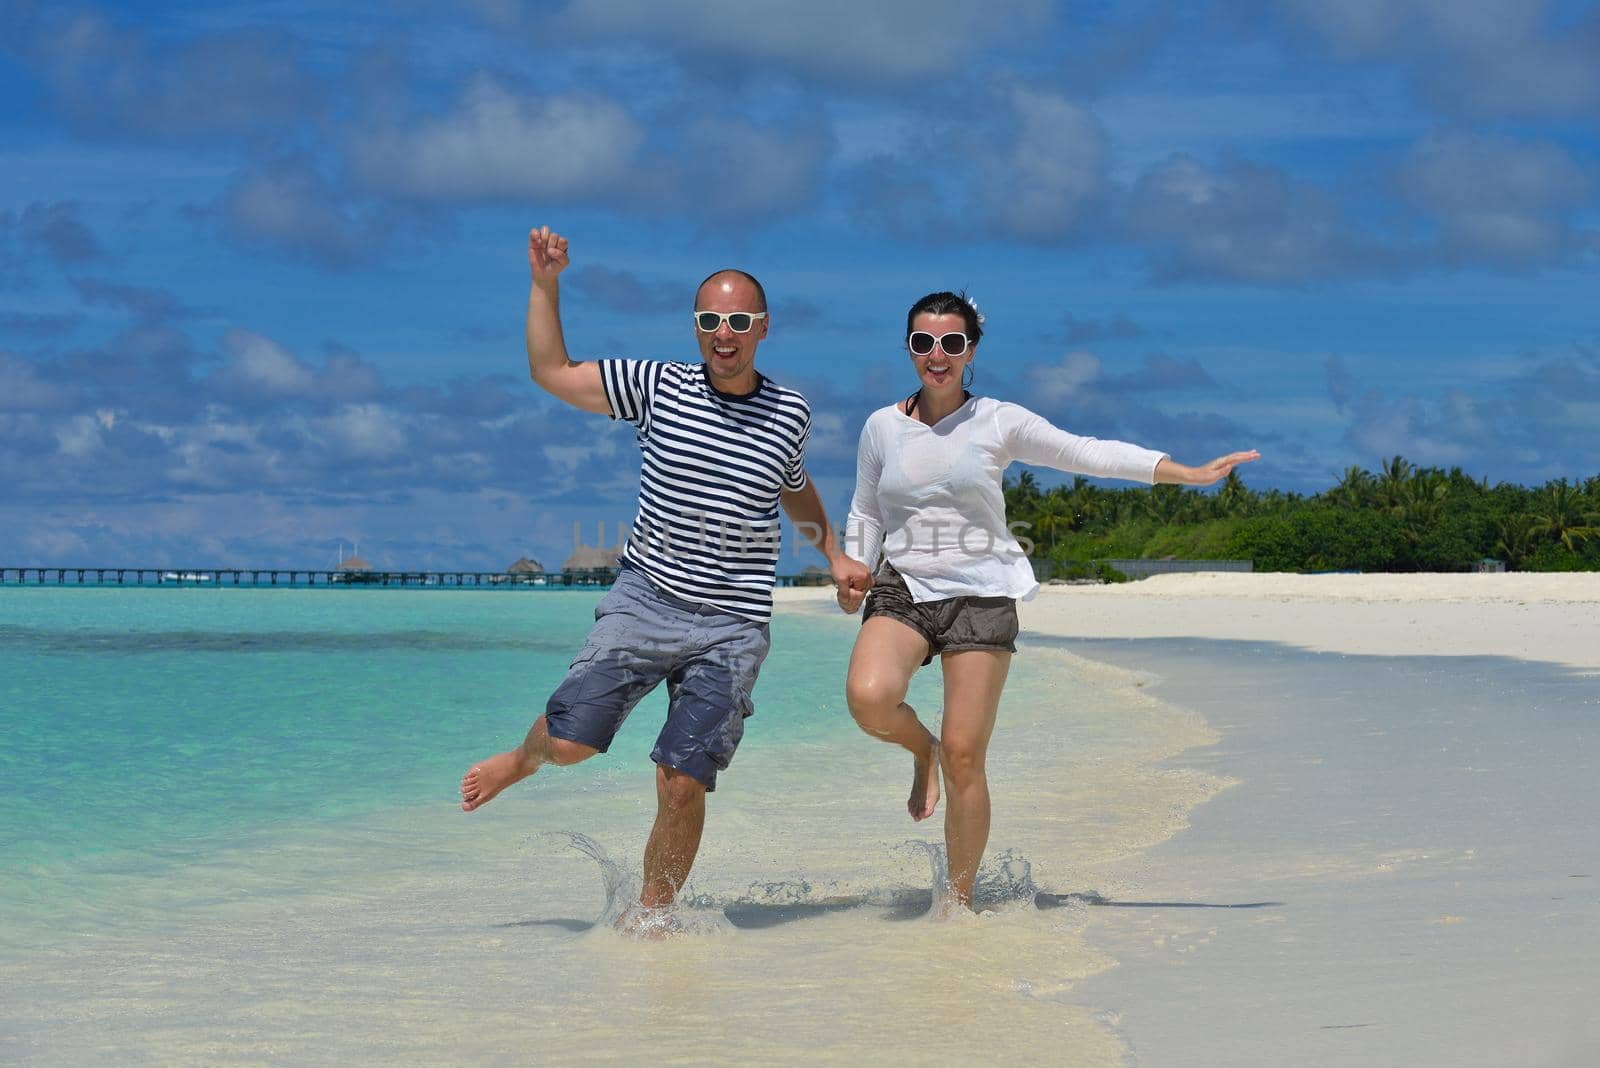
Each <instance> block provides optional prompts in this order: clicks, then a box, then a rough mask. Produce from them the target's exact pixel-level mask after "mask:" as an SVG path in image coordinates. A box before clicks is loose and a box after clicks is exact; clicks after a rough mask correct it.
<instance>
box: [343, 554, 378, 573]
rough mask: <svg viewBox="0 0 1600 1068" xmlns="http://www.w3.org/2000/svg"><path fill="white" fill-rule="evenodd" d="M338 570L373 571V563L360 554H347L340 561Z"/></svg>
mask: <svg viewBox="0 0 1600 1068" xmlns="http://www.w3.org/2000/svg"><path fill="white" fill-rule="evenodd" d="M334 570H336V571H371V570H372V565H371V564H369V563H367V562H366V561H365V560H363V559H361V557H359V556H347V557H345V558H344V559H343V560H340V561H339V566H338V567H337V568H335V569H334Z"/></svg>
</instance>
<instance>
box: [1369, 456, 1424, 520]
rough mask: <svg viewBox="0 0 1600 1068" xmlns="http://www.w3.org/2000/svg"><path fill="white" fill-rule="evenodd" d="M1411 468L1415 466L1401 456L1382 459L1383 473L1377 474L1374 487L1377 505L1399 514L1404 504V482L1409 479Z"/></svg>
mask: <svg viewBox="0 0 1600 1068" xmlns="http://www.w3.org/2000/svg"><path fill="white" fill-rule="evenodd" d="M1413 470H1415V468H1413V467H1412V466H1411V463H1410V462H1409V461H1408V460H1407V459H1406V458H1405V457H1403V456H1395V457H1393V458H1392V459H1389V460H1385V461H1384V464H1383V474H1382V475H1380V476H1378V481H1377V485H1376V486H1375V487H1374V489H1375V492H1376V496H1377V501H1378V505H1379V507H1381V508H1383V509H1385V510H1386V511H1390V512H1394V513H1395V514H1396V515H1398V514H1400V512H1401V510H1402V509H1403V508H1404V506H1405V491H1406V484H1407V483H1409V482H1410V481H1411V473H1412V471H1413Z"/></svg>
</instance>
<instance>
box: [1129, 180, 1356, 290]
mask: <svg viewBox="0 0 1600 1068" xmlns="http://www.w3.org/2000/svg"><path fill="white" fill-rule="evenodd" d="M1126 213H1127V220H1126V227H1127V231H1128V233H1129V234H1130V235H1131V236H1133V237H1134V238H1135V239H1137V240H1142V241H1145V242H1148V243H1149V244H1150V246H1151V248H1152V250H1153V251H1154V252H1155V254H1156V271H1157V274H1158V275H1159V276H1162V277H1165V278H1168V279H1185V278H1196V279H1219V280H1236V281H1245V282H1257V283H1264V284H1268V285H1282V284H1287V283H1294V282H1299V281H1303V280H1305V279H1308V278H1316V277H1322V276H1326V275H1330V274H1337V273H1342V272H1345V271H1349V270H1351V269H1353V268H1356V267H1359V266H1373V265H1378V264H1382V263H1383V262H1384V260H1385V254H1384V253H1383V252H1382V251H1381V250H1380V249H1378V248H1377V247H1376V246H1375V245H1374V244H1372V243H1371V242H1368V241H1366V240H1364V239H1363V238H1361V237H1360V236H1359V235H1358V234H1357V232H1356V231H1355V227H1354V225H1353V224H1352V223H1351V222H1350V221H1349V220H1348V219H1346V218H1345V217H1344V216H1343V213H1342V212H1341V210H1340V208H1339V206H1338V204H1337V203H1336V202H1335V201H1334V199H1333V198H1332V197H1331V196H1330V195H1329V194H1328V193H1326V192H1325V191H1324V190H1322V189H1321V188H1320V187H1318V186H1316V185H1313V184H1310V183H1307V182H1297V181H1294V180H1293V179H1291V178H1290V177H1289V176H1288V175H1287V174H1285V173H1284V172H1283V171H1281V170H1278V169H1277V168H1275V167H1269V166H1265V165H1263V164H1259V163H1251V162H1246V161H1241V160H1233V161H1229V162H1226V163H1224V164H1222V165H1221V166H1218V167H1208V166H1206V165H1205V164H1203V163H1201V162H1200V161H1198V160H1196V159H1193V158H1192V157H1189V156H1182V155H1178V156H1173V157H1171V158H1170V159H1168V160H1167V161H1165V162H1164V163H1162V164H1160V165H1158V166H1156V167H1152V168H1151V169H1150V170H1149V171H1147V172H1145V173H1144V174H1143V175H1141V176H1140V178H1139V180H1138V181H1137V182H1136V183H1135V184H1134V187H1133V190H1132V193H1131V195H1130V197H1129V202H1128V204H1127V208H1126Z"/></svg>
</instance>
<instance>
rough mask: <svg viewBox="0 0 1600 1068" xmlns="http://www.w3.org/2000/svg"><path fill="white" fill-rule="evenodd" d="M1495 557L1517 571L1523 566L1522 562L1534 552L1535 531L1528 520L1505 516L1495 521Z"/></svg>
mask: <svg viewBox="0 0 1600 1068" xmlns="http://www.w3.org/2000/svg"><path fill="white" fill-rule="evenodd" d="M1494 534H1495V543H1494V551H1495V555H1497V556H1499V557H1500V559H1502V560H1504V561H1505V562H1506V566H1507V567H1509V568H1510V569H1511V570H1513V571H1515V570H1517V569H1518V568H1520V567H1521V566H1522V561H1524V560H1526V559H1527V558H1528V554H1529V553H1531V552H1533V549H1534V545H1533V540H1534V530H1533V527H1532V526H1530V525H1529V524H1528V522H1527V520H1526V519H1523V518H1522V517H1520V516H1514V515H1505V516H1501V517H1500V518H1499V519H1496V520H1495V521H1494Z"/></svg>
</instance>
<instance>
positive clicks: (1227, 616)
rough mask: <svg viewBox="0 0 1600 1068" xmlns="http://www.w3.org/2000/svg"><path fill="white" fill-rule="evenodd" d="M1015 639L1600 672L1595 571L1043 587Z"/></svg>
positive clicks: (1599, 581)
mask: <svg viewBox="0 0 1600 1068" xmlns="http://www.w3.org/2000/svg"><path fill="white" fill-rule="evenodd" d="M1022 625H1023V628H1024V630H1026V631H1031V632H1036V633H1045V634H1053V635H1058V636H1061V637H1090V638H1159V637H1203V638H1221V639H1229V640H1236V641H1275V642H1286V643H1288V644H1290V645H1295V646H1299V647H1302V648H1306V649H1316V650H1323V651H1328V652H1341V653H1360V654H1369V655H1378V656H1397V655H1418V656H1511V657H1516V658H1518V659H1521V660H1544V661H1550V662H1552V663H1559V664H1567V665H1571V666H1574V667H1583V668H1600V574H1597V573H1577V574H1525V573H1511V574H1499V575H1441V574H1420V575H1345V574H1332V575H1287V574H1230V573H1226V572H1204V573H1196V574H1186V575H1182V574H1180V575H1157V576H1154V577H1152V578H1148V579H1145V580H1143V581H1140V582H1129V583H1124V584H1120V585H1107V586H1046V587H1045V588H1044V589H1042V590H1041V591H1040V593H1039V596H1038V597H1036V598H1035V599H1034V600H1033V601H1030V602H1028V603H1027V604H1025V605H1023V607H1022Z"/></svg>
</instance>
